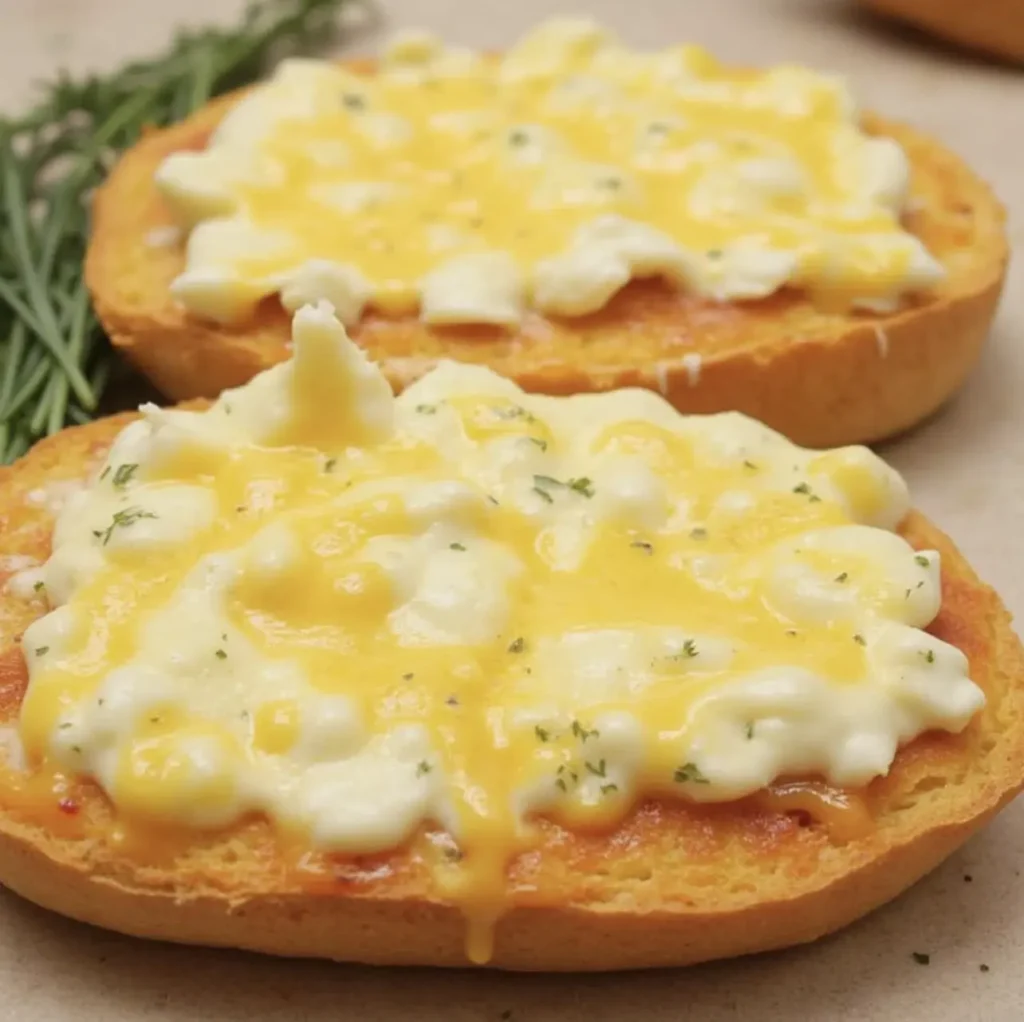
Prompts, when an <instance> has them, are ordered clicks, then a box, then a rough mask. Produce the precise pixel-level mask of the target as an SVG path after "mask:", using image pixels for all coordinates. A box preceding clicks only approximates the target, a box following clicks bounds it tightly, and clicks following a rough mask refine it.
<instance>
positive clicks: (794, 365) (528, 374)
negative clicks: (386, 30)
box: [85, 62, 1007, 446]
mask: <svg viewBox="0 0 1024 1022" xmlns="http://www.w3.org/2000/svg"><path fill="white" fill-rule="evenodd" d="M350 66H352V67H353V68H354V69H355V70H358V71H363V72H368V71H370V70H372V64H370V63H368V62H359V63H354V64H352V65H350ZM240 95H241V93H235V94H232V95H229V96H226V97H222V98H220V99H218V100H216V101H215V102H213V103H210V104H209V105H208V106H206V107H204V108H203V109H201V110H200V111H199V112H197V113H196V114H195V115H193V116H192V117H190V118H188V119H187V120H185V121H183V122H181V123H180V124H177V125H174V126H172V127H170V128H167V129H165V130H160V131H153V132H151V133H150V134H148V135H147V136H146V137H145V138H143V140H142V141H140V142H139V143H138V144H137V145H136V146H135V147H134V148H132V149H131V150H129V151H128V152H127V153H126V154H125V155H124V156H123V157H122V159H121V160H120V162H119V163H118V164H117V166H116V167H115V168H114V170H113V172H112V173H111V175H110V177H109V179H108V180H107V182H106V183H105V184H104V185H103V187H102V188H101V189H100V190H99V191H98V192H97V194H96V197H95V202H94V206H93V231H92V238H91V242H90V245H89V251H88V256H87V259H86V267H85V272H86V281H87V283H88V286H89V289H90V291H91V292H92V296H93V301H94V303H95V306H96V310H97V313H98V315H99V317H100V320H101V321H102V323H103V325H104V327H105V329H106V330H107V332H108V334H109V335H110V337H111V339H112V340H113V342H114V344H115V345H116V347H117V348H118V349H119V350H120V351H121V352H122V353H123V354H124V355H125V356H126V358H128V359H129V361H131V362H132V363H133V364H134V365H135V366H136V367H137V368H138V369H139V370H140V371H141V372H142V373H144V374H145V375H146V376H148V377H149V378H150V379H151V380H152V381H153V382H154V383H155V384H156V386H157V387H158V388H159V389H160V390H161V391H163V392H164V393H165V394H167V395H168V396H169V397H171V398H173V399H175V400H184V399H187V398H192V397H197V396H205V397H212V396H214V395H216V394H218V393H219V392H220V391H221V390H223V389H225V388H227V387H234V386H238V385H240V384H242V383H244V382H245V381H246V380H248V379H249V378H250V377H252V376H253V375H255V374H256V373H258V372H260V371H261V370H263V369H266V368H267V367H269V366H271V365H273V364H275V363H277V362H280V361H282V360H284V359H285V358H287V357H288V340H289V325H290V324H289V317H288V316H287V314H286V313H285V311H284V309H283V308H282V307H281V304H280V302H279V301H278V299H277V298H276V297H274V298H271V299H268V300H267V301H265V302H263V303H262V304H261V305H260V307H259V308H258V310H257V311H256V313H255V314H254V315H253V316H252V317H251V318H250V319H249V320H248V321H246V322H244V323H241V324H238V325H234V326H224V325H221V324H216V323H212V322H209V321H204V320H202V319H200V318H198V317H196V316H194V315H191V314H189V313H187V312H186V311H185V310H184V309H183V308H182V307H181V306H180V305H179V304H178V303H176V302H174V301H173V300H172V299H171V297H170V292H169V290H168V289H169V286H170V284H171V282H172V281H173V280H174V278H175V277H176V276H177V275H178V274H179V273H180V272H181V270H182V269H183V266H184V254H183V248H182V245H181V243H180V242H179V243H177V244H170V245H168V244H162V245H156V244H154V243H153V242H154V239H157V238H159V237H161V235H162V234H166V233H167V232H168V231H169V230H173V219H172V216H171V213H170V211H169V210H168V208H167V207H166V205H165V203H164V202H163V200H162V199H161V197H160V195H159V193H158V192H157V190H156V187H155V185H154V181H153V176H154V173H155V172H156V169H157V167H158V166H159V164H160V163H161V161H162V160H163V159H164V158H165V157H166V156H167V155H169V154H170V153H172V152H175V151H178V150H184V149H201V148H202V147H203V146H204V145H205V144H206V141H207V139H208V137H209V135H210V133H211V131H212V130H213V129H214V128H215V127H216V125H217V124H218V122H219V121H220V120H221V118H222V117H223V116H224V114H225V113H226V112H227V111H228V109H230V107H231V106H232V105H233V104H234V103H236V102H237V101H238V99H239V98H240ZM865 127H866V128H867V130H869V131H871V132H874V133H876V134H882V135H887V136H890V137H892V138H894V139H896V141H898V142H899V143H900V144H901V145H902V146H903V147H904V149H905V150H906V152H907V154H908V156H909V158H910V161H911V164H912V169H913V193H914V195H915V196H916V201H917V205H916V207H915V208H914V209H913V210H912V211H911V212H910V213H908V214H907V216H906V217H905V223H906V226H907V228H908V229H909V230H911V231H912V232H913V233H914V234H916V235H917V236H918V237H920V238H921V239H922V240H923V241H924V243H925V244H926V245H927V246H928V247H929V249H930V250H931V251H932V253H933V254H934V255H936V257H937V258H939V259H940V260H941V261H942V263H943V264H944V265H945V267H946V269H947V273H948V276H947V279H946V280H945V281H944V282H943V283H942V284H941V285H940V286H938V287H937V288H936V289H934V290H933V291H931V292H929V293H928V294H926V295H922V296H918V297H916V298H914V299H913V300H911V301H910V302H909V304H908V305H907V306H906V307H905V308H903V309H902V310H900V311H899V312H897V313H894V314H892V315H873V314H866V313H864V314H845V313H836V312H828V311H825V310H822V309H819V308H816V307H815V306H814V305H812V304H811V303H810V302H809V301H808V300H807V299H806V298H804V297H802V296H801V295H799V294H798V293H796V292H794V291H791V290H784V291H782V292H779V293H777V294H775V295H772V296H770V297H769V298H767V299H763V300H760V301H756V302H746V303H727V304H720V303H715V302H712V301H710V300H707V299H703V298H699V297H696V296H693V295H686V294H680V293H678V292H676V291H674V290H673V289H671V288H670V287H669V286H668V285H666V284H664V283H661V282H659V281H653V280H647V281H634V282H632V283H631V284H630V285H629V286H627V287H626V288H625V289H624V290H623V291H622V292H620V293H619V294H618V295H617V296H615V297H614V298H613V299H612V301H611V302H610V303H609V304H608V305H607V306H606V307H605V308H603V309H601V310H600V311H598V312H596V313H593V314H591V315H587V316H583V317H579V318H576V319H572V320H568V319H554V318H545V317H542V316H540V315H539V314H537V313H529V314H528V315H527V316H526V318H525V319H524V321H523V323H522V324H521V326H520V327H519V328H518V329H517V330H513V331H505V330H503V329H499V328H493V327H484V326H468V325H467V326H459V327H447V328H444V327H432V326H428V325H427V324H424V323H421V322H420V321H419V319H418V318H416V317H415V316H407V317H403V318H398V319H387V318H384V317H382V316H380V315H379V314H376V313H373V312H369V313H367V314H366V315H365V316H364V317H363V319H362V321H361V322H360V323H359V324H358V325H357V326H356V327H355V328H354V329H353V330H352V331H351V333H352V336H353V338H354V339H355V340H356V341H358V342H359V343H360V344H361V345H362V346H363V347H364V348H366V349H367V350H368V351H369V353H370V355H371V357H372V358H373V359H374V360H375V361H376V362H378V363H379V364H380V365H381V367H382V368H383V370H384V372H385V373H386V374H387V376H388V379H389V380H390V381H391V383H392V385H393V386H394V387H395V388H396V389H401V388H402V387H404V386H406V385H408V384H409V383H411V382H412V381H413V380H414V379H416V378H417V377H418V376H421V375H422V374H423V373H424V372H426V371H427V370H428V369H430V368H431V367H432V366H433V365H434V364H435V363H436V362H437V360H439V359H441V358H454V359H458V360H462V361H469V362H480V363H483V364H485V365H488V366H490V367H491V368H492V369H494V370H496V371H497V372H499V373H501V374H502V375H504V376H508V377H510V378H512V379H514V380H515V381H516V382H517V383H518V384H519V385H520V386H521V387H523V388H524V389H526V390H531V391H538V392H541V393H548V394H570V393H575V392H579V391H600V390H610V389H614V388H617V387H625V386H642V387H647V388H649V389H652V390H657V391H660V392H661V393H662V394H663V395H664V396H665V397H666V398H668V400H669V401H671V402H672V404H673V405H675V407H676V408H678V409H679V410H681V411H683V412H698V413H708V412H717V411H722V410H725V409H738V410H739V411H743V412H746V413H747V414H748V415H751V416H753V417H754V418H757V419H760V420H761V421H762V422H765V423H767V424H768V425H769V426H771V427H773V428H774V429H777V430H779V431H780V432H782V433H784V434H786V435H787V436H789V437H790V438H791V439H793V440H795V441H796V442H797V443H800V444H804V445H806V446H838V445H842V444H847V443H865V442H871V441H875V440H879V439H882V438H883V437H887V436H890V435H892V434H895V433H899V432H901V431H903V430H906V429H908V428H909V427H911V426H912V425H914V424H915V423H917V422H919V421H920V420H921V419H923V418H925V417H926V416H928V415H929V414H931V413H932V412H933V411H935V410H936V409H937V408H938V407H939V406H940V405H942V403H943V402H944V401H945V400H946V399H947V398H948V397H949V396H950V395H951V394H952V393H953V392H954V391H955V390H956V389H957V388H958V387H959V386H960V384H961V383H962V382H963V381H964V379H965V377H966V376H967V374H968V373H969V372H970V370H971V368H972V367H973V366H974V364H975V362H976V361H977V358H978V355H979V353H980V350H981V347H982V343H983V342H984V339H985V337H986V335H987V333H988V329H989V326H990V323H991V321H992V318H993V316H994V314H995V309H996V306H997V304H998V300H999V295H1000V292H1001V290H1002V284H1003V279H1004V276H1005V271H1006V263H1007V246H1006V238H1005V233H1004V229H1003V224H1004V213H1003V209H1002V207H1001V206H1000V204H999V203H998V201H997V200H996V199H995V198H994V196H993V195H992V193H991V192H990V191H989V189H988V187H987V186H986V185H985V184H984V183H983V182H982V181H981V180H979V179H978V178H977V177H976V176H975V175H974V174H973V173H972V172H971V171H970V170H969V169H968V168H967V166H966V165H965V164H964V163H962V162H961V161H960V159H959V158H958V157H956V156H955V155H954V154H953V153H951V152H949V151H948V150H946V149H945V148H943V147H942V146H941V145H939V144H938V143H937V142H935V141H933V140H931V139H929V138H928V137H926V136H924V135H921V134H919V133H918V132H916V131H914V130H912V129H910V128H908V127H905V126H902V125H899V124H895V123H891V122H889V121H885V120H882V119H881V118H878V117H875V116H872V115H867V116H866V117H865ZM154 232H156V233H154Z"/></svg>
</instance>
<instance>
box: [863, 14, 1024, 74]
mask: <svg viewBox="0 0 1024 1022" xmlns="http://www.w3.org/2000/svg"><path fill="white" fill-rule="evenodd" d="M862 2H863V3H865V4H866V5H867V6H868V7H870V8H872V9H873V10H876V11H878V12H879V13H880V14H889V15H892V16H893V17H896V18H899V19H900V20H901V21H906V22H909V23H910V24H911V25H915V26H917V27H918V28H923V29H925V30H926V31H928V32H933V33H934V34H935V35H937V36H940V37H941V38H943V39H948V40H949V41H950V42H954V43H959V44H960V45H961V46H967V47H969V48H970V49H973V50H980V51H981V52H983V53H988V54H991V55H994V56H996V57H1002V58H1004V59H1007V60H1011V61H1022V62H1024V6H1022V5H1021V3H1020V0H970V2H968V0H862Z"/></svg>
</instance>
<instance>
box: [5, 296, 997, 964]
mask: <svg viewBox="0 0 1024 1022" xmlns="http://www.w3.org/2000/svg"><path fill="white" fill-rule="evenodd" d="M906 508H907V495H906V490H905V487H904V485H903V483H902V481H901V480H900V478H899V477H898V476H897V475H896V474H895V473H894V472H893V471H892V470H891V469H889V468H888V467H886V466H885V465H884V464H883V463H882V462H881V461H880V460H879V459H878V458H876V457H875V456H874V455H873V454H871V453H870V452H869V451H868V450H866V449H865V448H859V447H851V448H845V449H841V450H834V451H828V452H812V451H808V450H803V449H801V448H798V447H796V446H794V445H793V444H791V443H789V442H788V441H787V440H785V439H783V438H782V437H781V436H779V435H778V434H776V433H773V432H772V431H771V430H769V429H767V428H765V427H764V426H761V425H759V424H757V423H756V422H753V421H752V420H750V419H747V418H745V417H743V416H741V415H738V414H724V415H715V416H709V417H683V416H680V415H679V414H678V413H677V412H675V411H674V410H673V409H672V408H671V407H670V406H669V405H668V404H667V403H666V402H664V401H663V400H662V399H661V398H659V397H657V396H656V395H654V394H653V393H650V392H647V391H640V390H624V391H619V392H616V393H609V394H600V395H579V396H576V397H568V398H553V397H543V396H535V395H528V394H525V393H523V392H522V391H520V390H519V389H518V388H517V387H516V386H515V385H514V384H512V383H511V382H509V381H507V380H504V379H502V378H500V377H498V376H496V375H494V374H493V373H491V372H490V371H488V370H486V369H482V368H478V367H473V366H468V365H456V364H454V363H448V364H445V365H443V366H441V367H440V368H438V369H437V370H435V371H434V372H432V373H430V374H429V375H428V376H426V377H424V378H423V379H422V380H421V381H420V382H419V383H417V384H415V385H414V386H413V387H411V388H410V389H408V390H407V391H405V393H403V394H402V395H401V396H400V397H398V398H394V397H393V396H392V394H391V391H390V390H389V388H388V385H387V383H386V382H385V380H384V378H383V377H382V376H381V374H380V372H379V371H378V370H377V368H376V367H375V366H373V365H371V364H370V363H369V362H368V361H367V360H366V358H365V356H364V355H363V353H362V352H361V351H360V350H359V349H358V348H356V347H355V346H354V345H353V344H352V343H351V342H350V341H349V340H348V339H347V337H346V336H345V334H344V331H343V329H342V327H341V326H340V325H339V324H338V323H337V321H336V320H335V319H334V318H333V316H332V315H331V310H330V309H329V307H326V306H324V307H320V308H306V309H303V310H301V311H300V312H299V313H298V314H297V316H296V317H295V324H294V358H293V360H292V361H291V362H290V363H286V364H283V365H281V366H278V367H276V368H274V369H272V370H270V371H268V372H266V373H264V374H262V375H261V376H259V377H257V378H256V379H254V380H253V381H252V382H251V383H249V384H248V385H247V386H245V387H243V388H241V389H239V390H235V391H229V392H226V393H225V394H224V395H223V396H222V397H221V398H220V399H219V400H218V401H217V403H216V404H215V405H213V406H212V407H211V408H210V409H209V410H208V411H206V412H190V411H162V410H160V409H157V408H155V407H153V406H145V407H144V408H143V416H142V418H141V420H139V421H137V422H135V423H133V424H132V425H130V426H129V427H128V428H127V429H125V430H124V431H123V432H122V433H121V434H120V436H119V437H118V439H117V441H116V443H115V444H114V445H113V448H112V449H111V451H110V453H109V456H108V459H107V462H106V465H105V466H104V468H103V469H102V471H101V472H99V474H98V477H97V478H96V479H95V480H94V481H93V482H92V484H91V485H90V486H88V487H87V488H85V489H83V490H81V491H79V492H78V493H76V494H74V495H72V496H71V497H70V498H69V499H68V502H67V503H66V505H65V506H64V509H63V510H62V511H61V513H60V515H59V518H58V520H57V524H56V528H55V532H54V537H53V553H52V556H51V557H50V559H49V560H48V561H47V563H46V564H45V565H43V566H42V567H41V568H36V569H33V570H32V571H33V573H32V575H31V576H30V578H31V580H32V583H33V584H32V588H33V589H34V590H41V591H43V592H45V594H46V596H47V598H48V600H49V603H50V605H51V608H52V609H51V610H50V611H49V613H47V614H46V615H45V616H43V617H41V618H39V619H38V620H37V621H36V622H35V623H34V624H32V625H31V626H30V627H29V628H28V629H26V631H25V635H24V640H23V646H24V653H25V658H26V660H27V662H28V666H29V676H30V682H29V687H28V691H27V695H26V697H25V700H24V704H23V707H22V712H21V718H20V734H21V740H22V743H23V745H24V750H25V755H26V757H27V760H28V762H29V763H30V764H32V765H33V766H35V767H37V768H38V767H42V766H49V767H50V768H52V769H55V770H58V771H62V772H64V773H67V774H71V775H76V774H77V775H86V776H90V777H93V778H95V779H96V780H97V781H98V782H99V784H100V785H101V786H102V787H103V789H104V790H105V791H106V792H107V794H108V795H109V796H110V798H111V799H112V801H113V802H114V804H115V805H116V806H117V808H118V810H119V811H120V812H121V813H122V814H123V815H124V816H126V817H129V818H142V819H147V820H156V821H165V822H171V823H177V824H184V825H187V826H190V827H220V826H224V825H228V824H231V823H233V822H235V821H237V820H239V819H241V818H243V817H244V816H246V815H248V814H253V813H258V814H264V815H266V816H267V817H269V818H270V819H271V820H272V821H273V822H274V823H275V824H276V825H277V826H278V828H280V830H281V831H283V832H285V833H286V834H289V835H291V836H292V837H293V838H295V839H297V840H299V841H300V842H302V843H304V844H306V845H307V846H312V847H315V848H319V849H326V850H331V851H339V852H353V853H354V852H371V851H375V850H381V849H389V848H393V847H396V846H398V845H399V844H401V843H402V842H404V841H406V840H408V839H409V838H411V837H412V836H413V835H414V834H415V833H416V832H417V831H418V830H419V829H420V828H421V827H422V826H423V825H424V824H425V823H432V824H436V825H439V826H440V827H442V828H443V829H445V830H446V831H447V832H448V833H449V834H450V835H451V837H452V839H453V840H454V842H455V843H456V844H457V846H458V848H459V849H460V850H461V853H462V858H461V862H460V865H459V867H458V868H457V869H454V870H453V869H448V870H446V871H445V877H446V879H445V883H446V885H447V887H446V889H447V890H449V891H450V894H451V897H453V898H455V899H457V900H459V901H460V903H462V904H463V905H464V906H465V907H466V910H467V913H468V914H469V915H470V917H471V918H472V919H474V920H476V921H477V923H481V922H482V923H483V924H486V923H487V921H488V920H490V919H492V918H493V917H494V916H495V914H496V913H497V912H498V911H500V908H501V903H502V898H503V896H504V870H505V865H506V863H507V862H508V860H509V858H510V857H511V856H513V855H515V854H516V853H517V852H518V851H520V850H522V849H523V848H524V847H526V846H527V845H528V843H529V841H530V840H531V826H530V820H531V819H533V818H535V817H537V816H538V815H543V816H546V817H549V818H552V819H555V820H557V821H559V822H561V823H562V824H564V825H565V826H568V827H570V828H574V827H586V826H592V825H595V824H600V825H609V824H611V825H614V824H615V823H616V821H618V820H619V819H620V818H621V817H622V816H623V815H624V814H625V813H627V812H628V811H629V809H630V808H631V806H633V805H634V804H635V803H636V802H637V800H638V799H640V798H643V797H647V796H652V795H657V796H663V797H669V798H684V799H693V800H700V801H721V800H730V799H736V798H739V797H741V796H744V795H747V794H749V793H752V792H756V791H758V790H759V789H763V788H764V787H765V786H766V785H768V784H769V783H770V782H772V781H773V780H774V779H776V778H779V777H784V776H793V775H819V776H821V777H823V778H824V779H826V780H827V781H828V782H830V783H832V784H836V785H863V784H865V783H866V782H868V781H870V780H871V779H872V778H873V777H877V776H878V775H880V774H884V773H886V771H887V770H888V768H889V766H890V764H891V763H892V760H893V757H894V755H895V753H896V750H897V747H898V746H899V745H900V744H901V743H903V742H906V741H909V740H910V739H912V738H913V737H914V736H915V735H917V734H919V733H920V732H921V731H923V730H926V729H929V728H944V729H948V730H958V729H960V728H962V727H963V726H964V725H965V724H966V723H967V721H968V720H969V719H970V717H971V716H972V715H973V714H974V713H975V712H976V711H977V710H978V708H979V707H980V706H981V705H982V703H983V696H982V693H981V691H980V690H979V689H978V688H977V687H976V686H975V685H974V684H973V683H972V682H971V681H970V680H969V679H968V676H967V663H966V660H965V658H964V656H963V654H961V653H960V652H959V651H958V650H957V649H955V648H953V647H952V646H949V645H946V644H945V643H943V642H941V641H939V640H938V639H936V638H934V637H933V636H930V635H928V634H926V633H925V632H923V631H921V630H920V629H922V628H923V627H924V626H926V625H927V624H928V623H929V622H930V621H931V620H932V618H933V617H934V616H935V614H936V612H937V610H938V607H939V599H940V594H939V563H938V555H937V554H935V553H933V552H925V553H918V552H915V551H914V550H912V549H911V548H910V547H909V546H908V545H907V543H906V542H905V541H904V540H903V539H901V538H900V537H899V536H898V535H896V534H894V533H893V532H892V531H891V530H892V529H893V528H894V526H895V525H896V524H897V522H898V521H899V519H900V518H901V517H902V515H903V514H904V512H905V510H906ZM37 583H41V586H38V585H37ZM36 595H37V596H38V592H37V593H36ZM485 932H486V926H485V925H484V926H483V928H482V929H481V930H480V933H485ZM474 954H476V956H477V957H486V954H487V948H486V939H485V937H481V938H480V942H479V943H477V944H476V945H475V946H474Z"/></svg>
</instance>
